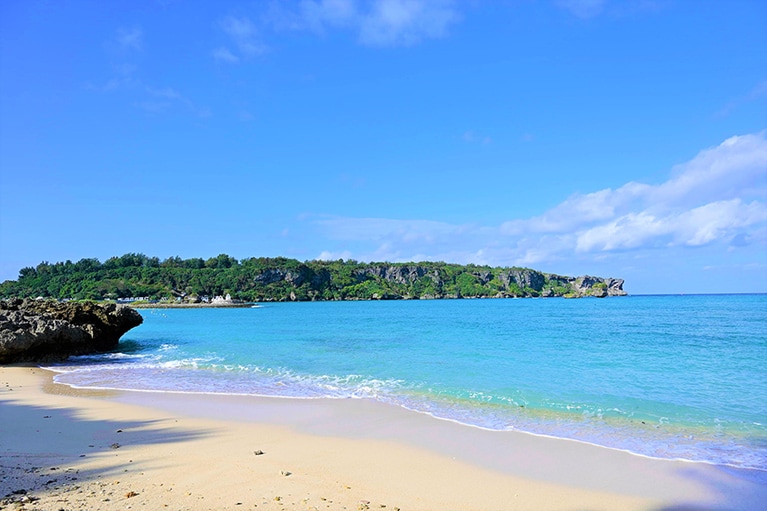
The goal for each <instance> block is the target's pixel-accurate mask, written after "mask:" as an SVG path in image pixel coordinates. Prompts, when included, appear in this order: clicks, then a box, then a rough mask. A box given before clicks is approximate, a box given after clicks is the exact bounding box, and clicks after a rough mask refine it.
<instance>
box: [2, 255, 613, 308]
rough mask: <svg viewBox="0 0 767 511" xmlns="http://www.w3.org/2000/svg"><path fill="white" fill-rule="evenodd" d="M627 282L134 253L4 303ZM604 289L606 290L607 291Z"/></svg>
mask: <svg viewBox="0 0 767 511" xmlns="http://www.w3.org/2000/svg"><path fill="white" fill-rule="evenodd" d="M622 284H623V281H622V280H619V279H601V278H598V277H579V278H573V277H562V276H559V275H552V274H544V273H541V272H538V271H536V270H532V269H528V268H516V267H490V266H478V265H474V264H469V265H458V264H450V263H445V262H418V263H388V262H375V263H362V262H358V261H355V260H351V259H350V260H346V261H344V260H342V259H339V260H335V261H316V260H315V261H304V262H302V261H298V260H296V259H289V258H285V257H251V258H246V259H243V260H242V261H238V260H237V259H236V258H234V257H231V256H229V255H227V254H219V255H218V256H216V257H211V258H208V259H202V258H190V259H182V258H180V257H178V256H174V257H169V258H167V259H164V260H160V259H159V258H157V257H147V256H146V255H144V254H137V253H128V254H124V255H122V256H119V257H118V256H115V257H110V258H109V259H107V260H106V261H104V262H103V263H101V262H100V261H99V260H98V259H95V258H90V259H81V260H79V261H77V262H76V263H72V262H71V261H65V262H57V263H54V264H51V263H49V262H47V261H43V262H41V263H40V264H38V265H37V266H36V267H34V268H32V267H25V268H22V269H21V270H20V271H19V277H18V279H17V280H15V281H6V282H4V283H2V284H0V297H12V296H13V297H38V296H42V297H47V298H57V299H65V298H71V299H91V300H99V299H119V298H127V297H145V298H147V299H151V300H159V299H174V300H177V299H184V298H186V297H190V296H194V297H205V296H208V297H213V296H218V295H226V294H231V296H232V297H233V298H236V299H240V300H245V301H285V300H291V301H304V300H370V299H400V298H403V299H413V298H483V297H530V296H533V297H535V296H567V295H573V296H579V295H588V294H591V290H592V289H593V290H598V292H596V293H594V295H595V296H605V295H606V294H624V293H623V290H622V287H621V286H622ZM605 290H606V291H605Z"/></svg>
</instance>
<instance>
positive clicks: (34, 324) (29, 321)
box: [0, 299, 143, 364]
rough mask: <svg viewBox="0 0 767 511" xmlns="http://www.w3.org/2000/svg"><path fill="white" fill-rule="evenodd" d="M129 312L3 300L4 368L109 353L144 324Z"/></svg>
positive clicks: (0, 359) (0, 344)
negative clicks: (125, 335) (9, 365)
mask: <svg viewBox="0 0 767 511" xmlns="http://www.w3.org/2000/svg"><path fill="white" fill-rule="evenodd" d="M142 321H143V319H142V317H141V315H140V314H139V313H138V312H136V311H135V310H133V309H131V308H130V307H126V306H124V305H116V304H114V303H106V304H96V303H92V302H67V303H60V302H57V301H53V300H29V299H27V300H20V299H14V300H2V301H0V364H10V363H16V362H41V361H51V360H63V359H65V358H67V357H68V356H70V355H84V354H88V353H96V352H102V351H108V350H110V349H112V348H114V347H115V346H117V343H118V341H119V340H120V337H121V336H122V335H123V334H124V333H125V332H127V331H128V330H130V329H131V328H133V327H135V326H138V325H140V324H141V323H142Z"/></svg>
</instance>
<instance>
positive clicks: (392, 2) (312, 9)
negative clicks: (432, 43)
mask: <svg viewBox="0 0 767 511" xmlns="http://www.w3.org/2000/svg"><path fill="white" fill-rule="evenodd" d="M270 18H271V22H272V24H273V25H274V26H275V27H277V28H292V29H308V30H312V31H314V32H317V33H325V32H326V31H327V30H329V29H346V30H351V31H352V32H354V33H355V34H356V36H357V39H358V40H359V41H360V42H361V43H362V44H365V45H369V46H408V45H413V44H416V43H418V42H420V41H421V40H423V39H431V38H439V37H444V36H445V35H446V34H447V31H448V29H449V27H450V26H451V25H452V24H454V23H456V22H458V21H459V19H460V15H459V12H458V9H457V8H456V2H455V0H302V1H301V3H300V4H299V8H298V12H297V13H293V12H289V11H287V10H285V9H275V8H273V9H272V12H271V14H270Z"/></svg>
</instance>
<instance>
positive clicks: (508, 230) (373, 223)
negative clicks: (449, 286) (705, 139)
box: [313, 132, 767, 265]
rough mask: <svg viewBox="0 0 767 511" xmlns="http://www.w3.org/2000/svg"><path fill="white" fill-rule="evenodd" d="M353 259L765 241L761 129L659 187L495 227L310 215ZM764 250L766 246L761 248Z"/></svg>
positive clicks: (765, 147)
mask: <svg viewBox="0 0 767 511" xmlns="http://www.w3.org/2000/svg"><path fill="white" fill-rule="evenodd" d="M313 222H314V223H315V225H317V226H318V227H320V229H321V231H322V232H323V233H324V234H325V236H326V239H329V240H336V241H343V242H344V243H348V244H353V245H354V246H355V247H356V248H355V249H354V250H353V257H355V258H358V259H362V260H365V259H366V258H369V259H368V260H370V259H378V260H380V259H381V257H380V256H382V255H386V256H388V257H390V258H391V259H390V260H413V259H414V258H415V257H417V258H419V259H427V260H449V261H453V262H475V263H487V264H504V265H505V264H520V265H529V264H536V263H541V262H547V261H561V260H566V259H569V258H572V257H576V256H577V257H581V258H582V257H589V258H591V259H592V260H597V259H601V258H604V257H605V256H607V257H609V256H610V255H611V254H617V253H625V252H627V251H636V252H637V253H639V252H640V251H643V250H648V249H651V250H656V249H663V248H673V247H677V248H680V249H681V248H685V247H687V248H693V247H701V246H705V245H714V244H720V245H721V247H722V249H723V251H726V250H728V249H730V250H735V249H737V248H738V247H744V246H747V245H749V244H757V245H765V244H767V235H765V233H767V140H766V139H765V132H760V133H756V134H751V135H743V136H737V137H732V138H730V139H727V140H725V141H724V142H723V143H722V144H720V145H719V146H717V147H714V148H711V149H706V150H704V151H701V152H700V153H699V154H698V155H697V156H695V157H694V158H693V159H692V160H690V161H689V162H687V163H685V164H683V165H678V166H676V167H674V168H673V169H672V172H671V177H670V178H669V179H668V180H667V181H665V182H663V183H660V184H655V185H653V184H645V183H637V182H629V183H627V184H625V185H623V186H621V187H620V188H617V189H615V190H613V189H609V188H607V189H604V190H599V191H596V192H592V193H589V194H582V195H581V194H578V195H574V196H572V197H570V198H568V199H566V200H565V201H563V202H562V203H560V204H559V205H557V206H555V207H554V208H552V209H550V210H548V211H546V212H544V213H543V214H541V215H539V216H536V217H532V218H527V219H514V220H509V221H508V222H505V223H503V224H501V225H499V226H477V225H473V224H450V223H446V222H437V221H431V220H395V219H385V218H346V217H331V216H326V217H321V218H314V219H313ZM766 248H767V247H766Z"/></svg>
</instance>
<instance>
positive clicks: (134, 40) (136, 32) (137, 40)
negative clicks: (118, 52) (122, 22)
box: [116, 27, 144, 50]
mask: <svg viewBox="0 0 767 511" xmlns="http://www.w3.org/2000/svg"><path fill="white" fill-rule="evenodd" d="M116 41H117V44H118V46H119V47H120V48H121V49H123V50H141V49H142V48H143V47H144V32H143V31H142V30H141V28H140V27H133V28H121V29H119V30H118V31H117V37H116Z"/></svg>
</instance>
